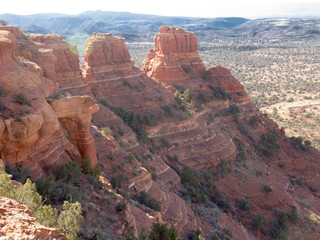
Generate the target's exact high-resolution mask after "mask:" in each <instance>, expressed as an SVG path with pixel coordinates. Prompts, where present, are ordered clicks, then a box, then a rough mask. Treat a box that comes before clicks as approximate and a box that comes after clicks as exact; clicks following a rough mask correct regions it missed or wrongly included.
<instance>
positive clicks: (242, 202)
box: [236, 198, 251, 211]
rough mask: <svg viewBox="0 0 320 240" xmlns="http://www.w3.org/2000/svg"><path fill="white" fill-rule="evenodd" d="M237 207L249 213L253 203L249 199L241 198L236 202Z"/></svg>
mask: <svg viewBox="0 0 320 240" xmlns="http://www.w3.org/2000/svg"><path fill="white" fill-rule="evenodd" d="M236 206H237V207H238V208H239V209H241V210H243V211H249V210H250V209H251V201H250V200H249V199H245V198H240V199H238V200H237V201H236Z"/></svg>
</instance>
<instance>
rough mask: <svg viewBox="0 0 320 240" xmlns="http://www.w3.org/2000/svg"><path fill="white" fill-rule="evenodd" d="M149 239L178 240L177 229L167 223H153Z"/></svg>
mask: <svg viewBox="0 0 320 240" xmlns="http://www.w3.org/2000/svg"><path fill="white" fill-rule="evenodd" d="M149 240H178V231H177V230H176V229H175V228H173V227H172V228H168V226H167V224H161V223H153V225H152V230H151V232H150V234H149Z"/></svg>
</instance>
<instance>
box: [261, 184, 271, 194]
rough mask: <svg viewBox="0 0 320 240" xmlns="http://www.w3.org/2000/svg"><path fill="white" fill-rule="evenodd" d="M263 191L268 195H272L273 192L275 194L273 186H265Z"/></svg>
mask: <svg viewBox="0 0 320 240" xmlns="http://www.w3.org/2000/svg"><path fill="white" fill-rule="evenodd" d="M263 191H264V192H265V193H266V194H269V193H272V192H273V187H271V186H269V185H264V186H263Z"/></svg>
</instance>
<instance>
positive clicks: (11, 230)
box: [0, 197, 67, 240]
mask: <svg viewBox="0 0 320 240" xmlns="http://www.w3.org/2000/svg"><path fill="white" fill-rule="evenodd" d="M0 213H1V218H0V226H1V229H0V235H1V237H4V238H5V239H31V238H32V239H60V240H67V237H66V236H65V235H64V234H62V233H59V231H58V229H56V228H48V227H45V226H42V225H40V224H39V223H37V222H36V220H35V219H34V218H33V217H32V212H31V211H30V210H29V208H28V207H27V206H25V205H22V204H19V203H17V202H16V201H14V200H11V199H9V198H5V197H0Z"/></svg>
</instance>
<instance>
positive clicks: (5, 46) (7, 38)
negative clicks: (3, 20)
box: [0, 28, 16, 73]
mask: <svg viewBox="0 0 320 240" xmlns="http://www.w3.org/2000/svg"><path fill="white" fill-rule="evenodd" d="M15 44H16V38H15V37H14V36H13V35H12V34H11V33H10V32H9V31H5V30H1V28H0V73H5V72H8V71H10V70H12V69H13V68H14V67H15V62H14V57H13V50H14V48H15Z"/></svg>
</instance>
